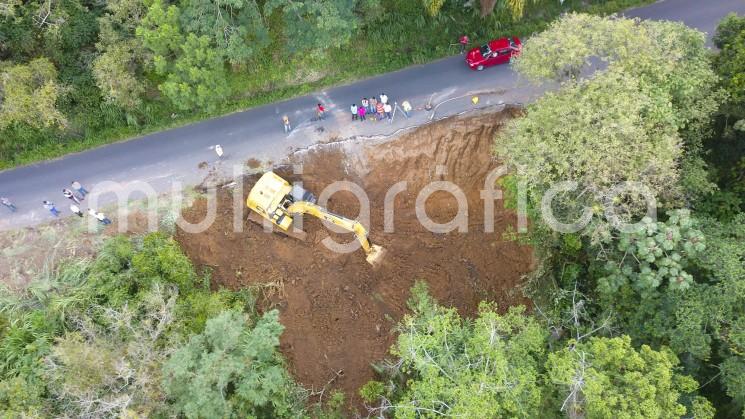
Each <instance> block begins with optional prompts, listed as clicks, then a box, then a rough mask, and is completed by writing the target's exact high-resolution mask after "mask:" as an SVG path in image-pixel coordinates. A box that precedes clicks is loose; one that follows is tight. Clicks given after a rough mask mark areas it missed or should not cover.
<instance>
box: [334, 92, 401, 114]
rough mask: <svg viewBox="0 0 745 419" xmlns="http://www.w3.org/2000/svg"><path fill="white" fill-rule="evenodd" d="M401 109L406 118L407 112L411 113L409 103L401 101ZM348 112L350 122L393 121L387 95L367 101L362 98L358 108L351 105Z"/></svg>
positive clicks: (355, 105) (354, 104)
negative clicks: (349, 113)
mask: <svg viewBox="0 0 745 419" xmlns="http://www.w3.org/2000/svg"><path fill="white" fill-rule="evenodd" d="M401 107H402V110H403V112H404V114H405V115H406V117H407V118H408V117H409V111H411V105H410V104H409V101H406V100H405V101H403V103H401ZM349 110H350V112H351V113H352V121H357V120H359V121H365V120H367V119H368V118H370V119H373V120H378V121H382V120H383V119H388V120H389V121H390V120H392V119H393V106H391V104H390V101H389V99H388V95H386V94H385V93H381V94H380V96H378V97H375V96H371V97H370V98H369V99H368V98H367V97H363V98H362V100H361V101H360V104H359V106H358V105H357V104H356V103H353V104H352V106H350V107H349Z"/></svg>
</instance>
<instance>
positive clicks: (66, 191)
mask: <svg viewBox="0 0 745 419" xmlns="http://www.w3.org/2000/svg"><path fill="white" fill-rule="evenodd" d="M62 195H64V196H65V198H67V199H69V200H70V201H72V202H74V203H76V204H78V205H80V199H79V198H78V197H77V196H75V194H74V193H72V191H71V190H69V189H67V188H65V189H62Z"/></svg>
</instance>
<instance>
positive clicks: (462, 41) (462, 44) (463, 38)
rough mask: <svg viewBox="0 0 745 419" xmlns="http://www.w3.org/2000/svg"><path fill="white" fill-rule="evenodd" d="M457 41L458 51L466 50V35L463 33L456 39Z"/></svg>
mask: <svg viewBox="0 0 745 419" xmlns="http://www.w3.org/2000/svg"><path fill="white" fill-rule="evenodd" d="M458 43H459V44H460V53H461V54H463V53H464V52H466V47H467V46H468V35H463V36H461V37H460V39H458Z"/></svg>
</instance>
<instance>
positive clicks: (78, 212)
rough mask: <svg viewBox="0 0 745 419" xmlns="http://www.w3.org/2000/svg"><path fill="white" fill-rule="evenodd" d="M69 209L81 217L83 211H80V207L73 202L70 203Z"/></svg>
mask: <svg viewBox="0 0 745 419" xmlns="http://www.w3.org/2000/svg"><path fill="white" fill-rule="evenodd" d="M70 211H72V213H73V214H75V215H77V216H78V217H81V218H82V217H83V211H80V207H78V206H77V205H75V204H70Z"/></svg>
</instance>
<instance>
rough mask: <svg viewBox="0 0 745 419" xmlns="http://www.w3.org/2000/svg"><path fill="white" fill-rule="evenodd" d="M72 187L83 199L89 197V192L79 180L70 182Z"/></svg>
mask: <svg viewBox="0 0 745 419" xmlns="http://www.w3.org/2000/svg"><path fill="white" fill-rule="evenodd" d="M70 186H72V189H73V190H74V191H77V192H78V193H79V194H80V196H82V197H83V198H85V196H86V195H88V190H86V189H85V188H84V187H83V185H81V184H80V182H78V181H77V180H75V181H72V182H70Z"/></svg>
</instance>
